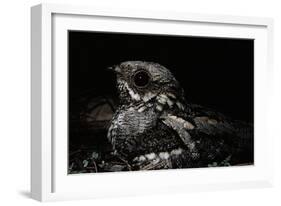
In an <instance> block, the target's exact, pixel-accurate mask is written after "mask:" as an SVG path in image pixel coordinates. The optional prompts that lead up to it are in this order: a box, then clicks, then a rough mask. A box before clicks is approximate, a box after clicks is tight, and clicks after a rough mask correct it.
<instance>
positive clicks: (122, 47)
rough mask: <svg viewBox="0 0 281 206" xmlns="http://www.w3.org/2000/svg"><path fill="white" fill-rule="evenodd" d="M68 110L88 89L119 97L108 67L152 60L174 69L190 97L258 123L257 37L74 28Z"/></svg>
mask: <svg viewBox="0 0 281 206" xmlns="http://www.w3.org/2000/svg"><path fill="white" fill-rule="evenodd" d="M68 41H69V62H68V63H69V100H70V101H69V106H70V107H69V108H70V113H71V110H73V109H77V108H74V107H75V104H72V99H75V98H79V97H80V96H81V95H84V94H85V93H87V92H88V91H94V92H95V94H108V95H113V96H116V90H115V77H114V75H113V74H111V73H110V72H109V71H107V70H106V68H107V67H109V66H112V65H114V64H119V63H120V62H122V61H128V60H141V61H152V62H157V63H159V64H162V65H164V66H165V67H167V68H169V69H170V70H171V71H172V72H173V74H174V76H175V77H176V79H177V80H178V81H179V82H180V84H181V86H182V87H183V88H184V90H185V94H186V99H187V100H188V101H189V102H191V103H196V104H200V105H203V106H207V107H209V108H213V109H215V110H217V111H220V112H222V113H224V114H226V115H228V116H230V117H232V118H234V119H239V120H243V121H247V122H253V108H254V107H253V106H254V105H253V89H254V88H253V86H254V84H253V81H254V75H253V74H254V40H246V39H229V38H205V37H204V38H203V37H186V36H184V37H183V36H164V35H139V34H123V33H99V32H78V31H69V34H68Z"/></svg>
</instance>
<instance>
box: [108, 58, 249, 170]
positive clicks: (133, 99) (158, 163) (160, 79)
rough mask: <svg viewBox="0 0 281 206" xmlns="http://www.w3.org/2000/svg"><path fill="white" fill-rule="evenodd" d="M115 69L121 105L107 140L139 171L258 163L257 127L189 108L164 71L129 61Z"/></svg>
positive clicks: (146, 63)
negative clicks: (254, 147) (256, 153)
mask: <svg viewBox="0 0 281 206" xmlns="http://www.w3.org/2000/svg"><path fill="white" fill-rule="evenodd" d="M111 69H112V70H114V71H115V72H116V75H117V88H118V92H119V100H120V105H119V107H118V109H117V111H116V112H115V114H114V116H113V118H112V120H111V124H110V127H109V129H108V134H107V137H108V139H109V141H110V142H111V144H112V147H113V149H114V151H115V153H116V154H117V155H119V156H120V157H122V158H124V159H126V160H127V161H128V162H129V163H132V164H134V165H135V166H136V169H159V168H183V167H204V166H210V165H212V164H213V163H216V164H217V165H224V164H225V165H227V164H244V163H247V164H251V163H253V128H252V126H251V125H249V124H246V123H243V122H239V121H233V120H230V119H228V118H227V117H225V116H224V115H222V114H220V113H218V112H214V111H211V110H209V109H206V108H203V107H201V106H198V105H193V104H190V103H187V102H186V100H185V96H184V91H183V89H182V88H181V87H180V84H179V82H178V81H177V80H176V79H175V77H174V76H173V74H172V73H171V72H170V71H169V70H168V69H167V68H165V67H164V66H161V65H159V64H157V63H151V62H142V61H128V62H123V63H121V64H120V65H118V66H115V67H112V68H111ZM191 89H192V88H191Z"/></svg>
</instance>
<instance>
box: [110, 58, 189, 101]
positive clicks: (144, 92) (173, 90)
mask: <svg viewBox="0 0 281 206" xmlns="http://www.w3.org/2000/svg"><path fill="white" fill-rule="evenodd" d="M111 69H112V70H113V71H115V73H116V74H117V89H118V92H119V99H120V103H121V104H132V103H139V102H144V103H146V102H150V101H153V100H154V99H158V100H159V101H160V102H161V101H162V102H163V103H165V102H164V101H166V103H169V104H174V103H177V102H183V100H184V99H183V98H184V95H183V90H182V88H181V87H180V86H179V83H178V81H177V80H176V79H175V77H174V76H173V74H172V73H171V72H170V71H169V70H168V69H167V68H165V67H164V66H162V65H160V64H157V63H153V62H144V61H127V62H122V63H121V64H119V65H117V66H114V67H111ZM161 95H162V97H163V98H162V99H161ZM160 106H161V105H160ZM162 106H163V105H162Z"/></svg>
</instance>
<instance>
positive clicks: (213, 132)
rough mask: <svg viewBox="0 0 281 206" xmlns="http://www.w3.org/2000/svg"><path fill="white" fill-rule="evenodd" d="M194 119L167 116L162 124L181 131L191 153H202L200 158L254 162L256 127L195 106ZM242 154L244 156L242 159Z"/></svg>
mask: <svg viewBox="0 0 281 206" xmlns="http://www.w3.org/2000/svg"><path fill="white" fill-rule="evenodd" d="M189 108H190V109H191V114H190V116H189V117H188V118H187V117H179V116H178V115H174V114H172V113H170V114H169V113H164V114H162V116H161V120H162V122H163V123H164V124H165V125H166V126H168V127H170V128H172V129H173V130H174V131H176V132H177V134H178V136H179V137H180V139H181V140H182V142H183V143H184V144H185V145H186V146H187V147H188V148H189V151H191V152H198V153H199V154H200V156H201V157H200V159H204V160H206V161H208V160H210V161H213V160H217V158H218V157H222V156H227V155H231V156H233V157H234V156H236V157H237V155H239V157H237V158H238V160H237V162H245V161H252V153H253V127H252V126H251V125H249V124H246V123H243V122H239V121H234V120H231V119H229V118H227V117H225V116H224V115H222V114H220V113H218V112H214V111H213V110H209V109H207V108H204V107H201V106H198V105H195V106H194V105H192V106H189ZM241 155H242V156H243V155H244V157H241Z"/></svg>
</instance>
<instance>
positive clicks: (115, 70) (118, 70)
mask: <svg viewBox="0 0 281 206" xmlns="http://www.w3.org/2000/svg"><path fill="white" fill-rule="evenodd" d="M107 69H108V70H110V71H113V72H114V73H116V74H121V69H120V67H119V66H118V65H115V66H112V67H108V68H107Z"/></svg>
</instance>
